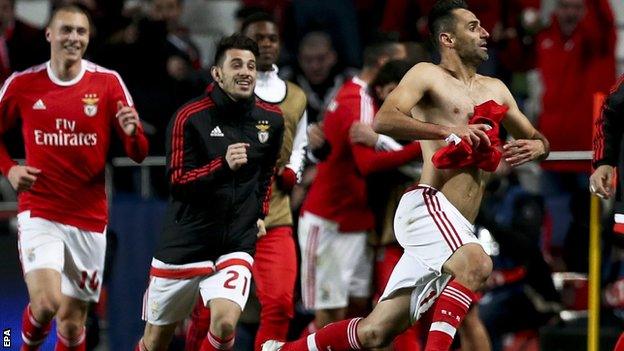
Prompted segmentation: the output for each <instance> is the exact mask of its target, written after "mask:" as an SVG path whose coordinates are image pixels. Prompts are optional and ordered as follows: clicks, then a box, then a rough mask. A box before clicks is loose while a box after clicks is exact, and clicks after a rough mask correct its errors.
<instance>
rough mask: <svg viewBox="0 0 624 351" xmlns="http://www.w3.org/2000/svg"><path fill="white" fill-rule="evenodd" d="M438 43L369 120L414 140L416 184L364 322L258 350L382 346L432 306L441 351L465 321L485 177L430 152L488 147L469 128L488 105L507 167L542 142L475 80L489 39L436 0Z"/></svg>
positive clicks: (478, 278) (466, 15)
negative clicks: (397, 252) (495, 115)
mask: <svg viewBox="0 0 624 351" xmlns="http://www.w3.org/2000/svg"><path fill="white" fill-rule="evenodd" d="M429 29H430V31H431V33H432V34H433V36H434V38H435V42H436V44H437V45H438V50H439V52H440V56H441V62H440V64H439V65H433V64H429V63H420V64H417V65H416V66H414V67H413V68H412V69H411V70H410V71H409V72H408V73H407V74H406V75H405V77H404V78H403V80H402V81H401V83H400V84H399V86H398V87H397V88H396V89H395V90H394V91H393V92H392V93H391V94H390V95H389V96H388V98H387V99H386V100H385V102H384V104H383V106H382V107H381V109H380V110H379V112H378V114H377V117H376V119H375V122H374V128H375V131H376V132H377V133H381V134H386V135H389V136H391V137H394V138H397V139H414V140H421V145H422V151H423V159H424V164H423V172H422V176H421V184H420V185H418V186H416V187H414V189H413V190H411V191H409V192H407V193H406V194H405V195H404V196H403V198H402V199H401V203H400V204H399V207H398V209H397V212H396V216H395V221H394V227H395V233H396V236H397V240H398V241H399V243H400V244H401V246H403V248H404V249H405V253H404V254H403V256H402V257H401V259H400V261H399V263H398V264H397V265H396V267H395V269H394V271H393V272H392V276H391V277H390V280H389V282H388V284H387V286H386V290H385V291H384V294H383V296H382V297H381V299H380V302H379V303H378V304H377V306H376V307H375V309H374V310H373V312H371V314H370V315H368V316H367V317H366V318H364V319H360V318H354V319H350V320H345V321H341V322H337V323H333V324H330V325H328V326H326V327H325V328H323V329H321V330H319V331H318V332H316V333H314V334H311V335H310V336H308V337H307V338H305V339H300V340H297V341H294V342H290V343H286V344H282V343H279V342H272V341H270V342H267V343H265V348H264V351H272V350H281V351H290V350H330V349H331V350H332V351H341V350H359V349H362V348H365V349H368V348H377V347H382V346H385V345H388V344H389V343H390V342H391V341H392V340H393V338H394V337H395V336H396V335H398V334H399V333H400V332H402V331H403V330H405V329H406V328H407V327H408V326H409V325H410V324H411V323H413V322H414V321H415V320H417V319H418V318H419V317H420V316H421V315H422V313H423V312H425V311H426V310H427V309H429V308H430V307H431V306H433V307H434V311H433V320H432V324H431V329H430V330H429V336H428V338H427V346H426V347H425V351H434V350H435V351H447V350H449V348H450V345H451V343H452V340H453V337H454V335H455V332H456V329H457V327H458V326H459V324H460V323H461V321H462V319H463V318H464V316H465V315H466V313H467V311H468V309H469V308H470V305H471V304H472V301H473V300H474V291H476V290H477V289H479V288H480V287H481V285H482V284H483V283H484V282H485V280H486V279H487V277H488V275H489V274H490V272H491V270H492V262H491V261H490V258H489V257H488V256H487V254H486V253H485V252H484V251H483V248H482V247H481V245H479V243H478V241H477V239H476V238H475V236H474V226H473V224H472V223H473V222H474V220H475V217H476V216H477V212H478V210H479V205H480V202H481V197H482V195H483V189H484V186H485V184H486V182H487V178H488V176H489V174H488V172H485V171H483V170H481V169H479V168H477V167H476V166H468V167H464V168H455V169H438V168H436V167H435V166H434V164H433V162H432V160H431V159H432V156H433V154H434V153H435V152H436V151H437V150H438V149H440V148H442V147H445V146H446V145H447V144H448V143H450V142H453V140H455V141H456V142H460V141H461V142H465V143H468V144H469V145H471V146H472V149H473V150H474V149H476V147H477V146H479V145H480V144H482V145H481V146H482V147H483V146H484V145H485V146H490V143H491V140H490V139H489V138H488V136H487V134H486V133H485V132H486V131H487V130H488V129H489V128H490V126H488V125H485V124H468V120H469V119H470V117H471V116H472V113H473V111H474V108H475V106H478V105H481V104H483V103H484V102H486V101H489V100H493V101H494V102H496V103H497V104H499V105H504V106H506V107H507V108H508V110H507V112H506V113H505V115H504V118H503V120H502V124H503V126H504V127H505V128H506V129H507V131H509V133H510V134H511V135H512V136H513V137H514V138H515V140H514V141H511V142H509V143H507V144H506V145H505V146H504V147H503V149H504V150H503V158H505V160H506V161H507V162H508V163H509V164H510V165H511V166H518V165H520V164H523V163H526V162H529V161H532V160H537V159H543V158H545V157H546V156H547V155H548V151H549V144H548V141H547V140H546V139H545V138H544V136H543V135H542V134H540V133H539V132H538V131H537V130H535V128H534V127H533V126H532V125H531V123H530V122H529V121H528V119H527V118H526V116H524V114H522V112H520V110H519V109H518V106H517V104H516V102H515V101H514V99H513V97H512V95H511V93H510V92H509V90H508V89H507V87H506V86H505V85H504V84H503V83H502V82H501V81H499V80H498V79H494V78H490V77H485V76H481V75H478V74H476V70H477V67H478V66H479V64H481V63H482V62H484V61H485V60H487V59H488V52H487V48H486V43H487V38H488V37H489V34H488V33H487V31H486V30H485V29H483V28H482V27H481V25H480V22H479V20H478V19H477V18H476V16H475V15H474V14H473V13H472V12H470V11H469V10H468V9H467V5H466V3H465V1H463V0H440V1H438V2H437V3H436V4H435V6H434V7H433V9H432V11H431V13H430V15H429Z"/></svg>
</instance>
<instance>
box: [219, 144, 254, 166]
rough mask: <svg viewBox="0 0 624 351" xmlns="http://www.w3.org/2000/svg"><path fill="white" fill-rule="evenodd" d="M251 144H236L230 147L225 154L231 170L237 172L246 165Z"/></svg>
mask: <svg viewBox="0 0 624 351" xmlns="http://www.w3.org/2000/svg"><path fill="white" fill-rule="evenodd" d="M248 147H249V144H247V143H236V144H231V145H228V148H227V151H226V152H225V160H226V161H227V163H228V166H230V169H231V170H233V171H235V170H237V169H239V168H241V167H242V166H243V165H244V164H246V163H247V148H248Z"/></svg>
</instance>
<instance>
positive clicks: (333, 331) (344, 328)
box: [281, 318, 362, 351]
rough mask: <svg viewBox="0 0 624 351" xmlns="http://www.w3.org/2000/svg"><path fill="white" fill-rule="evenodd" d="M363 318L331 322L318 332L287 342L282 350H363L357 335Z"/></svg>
mask: <svg viewBox="0 0 624 351" xmlns="http://www.w3.org/2000/svg"><path fill="white" fill-rule="evenodd" d="M360 320H362V318H353V319H347V320H344V321H340V322H336V323H331V324H328V325H326V326H325V327H324V328H321V329H319V331H317V332H316V333H313V334H310V335H308V336H307V337H306V338H301V339H299V340H297V341H294V342H287V343H286V344H284V346H282V349H281V351H301V350H309V351H312V350H318V351H328V350H331V351H347V350H361V349H362V346H361V345H360V341H359V340H358V336H357V326H358V324H359V323H360Z"/></svg>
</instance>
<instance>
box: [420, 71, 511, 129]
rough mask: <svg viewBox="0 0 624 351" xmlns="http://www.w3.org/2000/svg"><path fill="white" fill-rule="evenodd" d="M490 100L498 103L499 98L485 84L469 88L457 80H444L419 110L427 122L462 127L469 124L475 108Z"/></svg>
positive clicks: (432, 91)
mask: <svg viewBox="0 0 624 351" xmlns="http://www.w3.org/2000/svg"><path fill="white" fill-rule="evenodd" d="M488 100H494V101H497V100H499V98H498V96H497V94H496V92H495V91H494V90H493V89H491V88H490V87H489V86H488V85H487V84H486V83H485V82H475V83H474V84H472V85H471V86H468V85H465V84H463V83H462V82H459V81H457V80H455V79H444V80H442V81H440V82H439V83H437V84H435V85H434V87H433V89H431V90H430V91H429V92H428V96H427V97H426V99H423V101H424V103H423V104H419V105H420V106H417V108H420V109H422V111H421V112H422V115H423V116H424V117H425V120H426V121H427V122H432V123H440V124H445V125H461V124H466V123H468V120H469V119H470V118H471V117H472V115H473V111H474V107H475V106H477V105H480V104H482V103H484V102H486V101H488ZM497 102H499V103H500V101H497Z"/></svg>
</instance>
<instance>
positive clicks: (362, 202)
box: [302, 77, 422, 232]
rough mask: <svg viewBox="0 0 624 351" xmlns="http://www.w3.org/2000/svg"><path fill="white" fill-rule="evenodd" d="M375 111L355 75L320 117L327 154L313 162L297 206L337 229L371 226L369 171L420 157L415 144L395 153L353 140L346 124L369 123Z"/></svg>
mask: <svg viewBox="0 0 624 351" xmlns="http://www.w3.org/2000/svg"><path fill="white" fill-rule="evenodd" d="M375 112H377V107H376V106H375V104H374V103H373V99H372V97H371V96H370V95H369V94H368V91H367V85H366V83H365V82H363V81H362V80H360V79H359V78H357V77H355V78H353V79H351V80H350V81H348V82H346V83H345V84H344V85H343V86H342V87H341V88H340V90H339V91H338V94H337V95H336V97H335V98H334V100H333V101H332V102H331V103H330V104H329V107H328V110H327V111H326V112H325V117H324V118H323V130H324V132H325V138H326V139H327V141H328V142H329V144H330V145H331V152H330V153H329V155H328V157H327V159H326V160H324V161H322V162H320V163H319V164H318V166H317V174H316V177H315V178H314V181H313V182H312V186H311V187H310V191H309V192H308V195H307V197H306V199H305V201H304V203H303V207H302V210H303V211H308V212H311V213H314V214H315V215H317V216H320V217H323V218H325V219H328V220H331V221H334V222H336V223H338V230H340V231H341V232H356V231H365V230H370V229H373V227H374V217H373V213H372V211H371V209H370V207H369V205H368V196H367V192H366V176H367V175H368V174H370V173H372V172H378V171H385V170H390V169H394V168H397V167H399V166H401V165H403V164H405V163H407V162H409V161H411V160H414V159H417V158H419V157H420V156H421V155H422V153H421V150H420V144H418V143H416V142H415V143H412V144H410V145H408V146H406V147H405V148H403V149H402V150H399V151H375V149H373V148H371V147H368V146H365V145H362V144H354V143H352V142H351V140H350V138H349V128H350V127H351V125H352V124H353V123H355V122H358V121H359V122H363V123H367V124H371V123H372V122H373V118H374V116H375Z"/></svg>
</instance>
